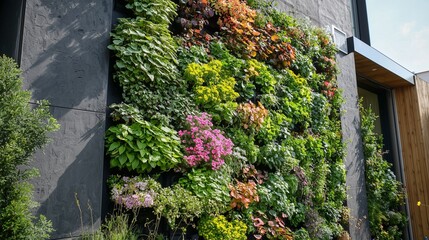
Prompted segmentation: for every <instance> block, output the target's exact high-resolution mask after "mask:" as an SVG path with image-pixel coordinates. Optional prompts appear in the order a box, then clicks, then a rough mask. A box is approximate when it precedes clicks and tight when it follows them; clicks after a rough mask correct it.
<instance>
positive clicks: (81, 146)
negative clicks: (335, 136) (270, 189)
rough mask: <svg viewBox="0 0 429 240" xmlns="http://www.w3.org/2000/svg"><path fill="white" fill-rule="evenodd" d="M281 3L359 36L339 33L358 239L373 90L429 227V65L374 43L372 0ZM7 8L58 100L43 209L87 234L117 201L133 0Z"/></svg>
mask: <svg viewBox="0 0 429 240" xmlns="http://www.w3.org/2000/svg"><path fill="white" fill-rule="evenodd" d="M277 2H278V8H279V9H280V10H282V11H286V12H288V13H290V14H292V15H294V16H296V17H298V18H308V19H309V20H310V21H311V22H312V23H313V24H315V25H318V26H320V27H327V28H329V29H332V26H335V27H336V29H339V30H340V31H339V32H340V33H344V36H345V37H349V39H348V41H347V42H346V41H345V38H344V39H337V41H338V44H339V45H341V46H342V47H344V46H345V47H346V48H345V49H344V50H343V51H339V52H338V55H337V62H338V65H339V68H340V69H341V73H340V75H339V76H338V83H339V87H340V88H341V89H342V90H343V96H344V98H345V102H344V105H343V110H344V111H343V115H342V130H343V138H344V141H345V143H346V144H347V156H346V160H345V164H346V170H347V186H348V188H347V193H348V199H347V205H348V207H349V208H350V216H351V217H350V224H349V228H350V229H349V232H350V235H351V237H352V239H362V240H364V239H370V234H369V223H368V220H367V201H366V190H365V172H364V158H363V149H362V139H361V134H360V117H359V109H358V98H359V93H361V94H360V95H361V96H362V95H365V94H363V93H362V92H363V90H365V91H369V92H372V93H374V94H376V97H375V98H376V99H378V100H377V101H379V102H377V104H380V109H381V110H382V111H381V112H380V114H381V113H382V114H383V116H384V117H383V121H382V123H381V124H382V125H383V126H385V127H383V130H382V133H383V134H384V135H385V136H386V134H387V136H389V137H388V138H387V139H388V141H387V142H386V143H385V145H387V146H389V147H390V149H392V151H391V154H390V155H389V158H391V161H392V163H394V165H395V169H396V174H397V175H398V176H399V179H400V180H401V181H403V182H404V183H405V187H406V190H407V193H408V202H409V205H407V208H406V209H404V211H406V212H407V213H408V214H409V217H410V221H409V222H410V224H409V227H408V229H407V230H406V231H405V235H404V236H407V238H413V237H414V239H423V238H424V237H425V236H429V218H428V216H429V209H422V208H417V205H416V204H414V203H415V202H417V201H422V202H426V203H427V202H429V189H428V188H427V186H426V185H425V184H427V183H428V182H429V177H428V174H427V173H428V172H429V150H427V149H429V146H426V145H427V144H429V143H428V141H424V140H425V139H429V135H428V134H429V131H428V129H429V128H428V127H429V112H428V111H427V110H426V109H428V108H427V106H426V105H428V104H429V99H428V93H429V87H428V86H429V85H428V84H429V83H428V80H427V79H428V78H429V77H428V75H429V74H428V73H427V72H426V73H422V74H420V76H415V75H414V74H413V73H411V72H409V71H408V70H406V69H404V68H402V67H401V66H400V65H398V64H396V63H395V62H393V61H391V60H390V59H388V58H387V57H386V56H384V55H383V54H381V53H379V52H378V51H376V50H375V49H373V48H371V47H370V45H369V34H368V23H367V20H366V15H365V1H362V0H351V1H340V0H305V1H302V0H278V1H277ZM0 12H1V15H0V17H2V18H3V19H2V20H3V21H0V22H2V25H0V31H1V34H2V36H7V37H5V38H2V39H1V40H0V52H2V53H6V54H8V55H9V56H12V57H14V58H15V59H17V61H18V62H19V64H20V66H21V68H22V70H23V72H24V76H23V77H24V81H25V88H27V89H29V90H31V91H32V94H33V100H32V101H33V103H36V102H37V101H38V100H40V99H48V100H49V101H50V103H51V112H52V114H53V115H54V117H55V118H56V119H57V120H58V122H59V124H60V125H61V129H60V130H59V131H57V132H55V133H53V134H52V139H53V140H52V142H51V143H50V144H49V145H48V146H47V147H46V148H45V149H44V150H43V151H40V152H39V153H37V154H36V156H35V161H34V165H35V166H36V167H37V168H39V169H40V173H41V176H40V177H39V178H37V179H35V180H34V185H35V198H36V200H37V201H38V202H39V203H40V204H41V205H40V207H38V209H37V211H36V213H37V214H44V215H46V216H47V217H48V218H49V219H50V220H52V222H53V223H54V228H55V229H56V231H55V232H54V233H53V235H52V237H53V238H54V239H62V238H69V237H73V236H77V235H79V234H80V233H81V232H82V230H83V229H84V230H90V229H91V228H92V227H94V228H95V227H97V226H99V225H100V223H101V220H102V219H103V217H104V215H105V214H106V209H107V208H108V204H109V201H108V199H107V198H108V197H107V193H106V186H105V182H106V181H105V180H106V177H107V175H108V166H107V164H106V161H105V152H104V132H105V130H106V126H108V125H109V116H108V106H109V103H111V102H115V101H116V100H118V96H119V94H118V93H117V92H118V90H117V86H116V85H115V83H113V81H112V76H111V75H112V66H111V57H110V55H109V51H108V49H107V45H108V44H109V40H110V35H109V33H110V31H111V29H112V26H113V24H114V23H115V21H116V19H117V18H118V17H120V16H122V15H123V14H124V9H123V1H121V0H87V1H78V0H70V1H54V0H19V1H16V0H15V1H13V0H4V1H2V2H1V3H0ZM6 20H7V21H6ZM5 22H7V23H8V24H4V23H5ZM9 23H10V24H9ZM353 36H354V37H353ZM374 69H376V70H374ZM359 89H363V90H361V91H359ZM116 102H117V101H116ZM77 202H78V203H79V204H77ZM78 205H79V206H80V209H79V208H78ZM81 221H82V222H83V225H84V226H83V229H82V226H81Z"/></svg>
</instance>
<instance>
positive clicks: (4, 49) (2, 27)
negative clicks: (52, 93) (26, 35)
mask: <svg viewBox="0 0 429 240" xmlns="http://www.w3.org/2000/svg"><path fill="white" fill-rule="evenodd" d="M25 5H26V0H1V2H0V35H1V36H3V37H2V38H1V39H0V54H5V55H6V56H8V57H11V58H13V59H15V61H16V62H17V63H18V64H20V62H21V52H22V35H23V31H24V18H25Z"/></svg>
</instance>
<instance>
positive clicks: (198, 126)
mask: <svg viewBox="0 0 429 240" xmlns="http://www.w3.org/2000/svg"><path fill="white" fill-rule="evenodd" d="M186 123H187V129H185V130H181V131H179V137H180V139H181V142H182V144H183V145H184V146H185V156H184V159H185V160H186V162H187V163H188V164H189V166H191V167H195V166H198V165H208V166H210V167H211V169H213V170H218V169H219V168H220V167H221V166H222V165H223V164H224V163H225V157H227V156H229V155H231V154H232V147H233V146H234V144H233V143H232V141H231V139H229V138H227V137H225V136H224V135H223V134H222V132H221V131H220V130H219V129H212V127H213V123H212V121H211V116H210V115H209V114H207V113H202V114H201V115H199V116H197V115H189V116H188V117H187V118H186Z"/></svg>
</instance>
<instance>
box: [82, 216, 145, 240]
mask: <svg viewBox="0 0 429 240" xmlns="http://www.w3.org/2000/svg"><path fill="white" fill-rule="evenodd" d="M139 236H140V234H139V233H138V232H137V230H136V226H135V225H134V224H133V223H132V224H130V217H129V215H128V214H126V213H122V212H116V213H114V214H112V215H110V216H108V217H107V218H106V220H105V222H104V223H103V225H101V227H100V229H97V230H96V231H94V232H92V233H84V234H83V235H82V236H81V237H80V239H81V240H137V239H139Z"/></svg>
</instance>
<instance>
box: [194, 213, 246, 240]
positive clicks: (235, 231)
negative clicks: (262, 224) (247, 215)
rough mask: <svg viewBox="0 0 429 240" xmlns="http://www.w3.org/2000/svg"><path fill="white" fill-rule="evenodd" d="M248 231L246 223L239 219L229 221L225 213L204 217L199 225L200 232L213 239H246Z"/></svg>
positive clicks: (203, 235) (206, 237)
mask: <svg viewBox="0 0 429 240" xmlns="http://www.w3.org/2000/svg"><path fill="white" fill-rule="evenodd" d="M246 231H247V226H246V224H244V223H243V222H241V221H238V220H233V221H232V222H229V221H228V220H226V218H225V216H223V215H219V216H217V217H207V218H204V219H202V220H201V221H200V224H199V225H198V232H199V234H200V235H201V236H202V237H204V238H205V239H212V240H230V239H236V240H245V239H247V236H246Z"/></svg>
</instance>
